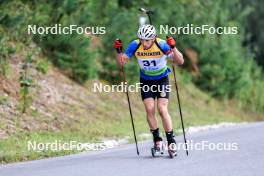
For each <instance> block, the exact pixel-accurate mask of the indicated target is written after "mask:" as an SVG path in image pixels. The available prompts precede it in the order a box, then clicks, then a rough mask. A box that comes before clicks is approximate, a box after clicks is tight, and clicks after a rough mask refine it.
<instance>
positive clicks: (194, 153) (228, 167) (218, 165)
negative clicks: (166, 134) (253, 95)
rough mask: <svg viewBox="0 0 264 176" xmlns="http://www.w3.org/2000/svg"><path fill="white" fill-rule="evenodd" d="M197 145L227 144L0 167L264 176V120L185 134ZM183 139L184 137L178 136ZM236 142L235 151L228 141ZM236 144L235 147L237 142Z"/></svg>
mask: <svg viewBox="0 0 264 176" xmlns="http://www.w3.org/2000/svg"><path fill="white" fill-rule="evenodd" d="M187 138H188V140H192V141H193V142H192V143H193V144H197V143H201V142H202V141H207V144H208V143H210V145H212V144H217V143H218V144H219V143H224V145H226V146H227V147H226V149H227V150H210V149H209V147H205V149H204V150H190V151H189V156H186V155H185V151H184V150H179V153H178V156H177V157H176V158H174V159H170V158H169V157H168V153H167V152H165V155H164V156H162V157H156V158H153V157H152V156H151V153H150V148H151V145H152V144H151V141H146V142H141V143H139V149H140V156H137V155H136V150H135V146H134V145H132V144H131V145H123V146H120V147H118V148H114V149H108V150H105V151H100V152H89V153H81V154H76V155H69V156H65V157H55V158H50V159H43V160H38V161H29V162H21V163H14V164H7V165H1V166H0V176H15V175H16V176H70V175H71V176H92V175H95V176H101V175H102V176H105V175H107V176H114V175H115V176H116V175H125V176H135V175H137V176H140V175H142V176H143V175H144V176H154V175H166V176H172V175H175V176H181V175H187V176H188V175H195V176H199V175H202V176H205V175H209V176H212V175H223V176H227V175H230V176H231V175H232V176H244V175H245V176H253V175H259V176H263V175H264V123H263V122H259V123H254V124H246V125H241V126H236V127H228V128H223V129H217V130H214V131H207V132H200V133H195V134H190V135H187ZM176 140H177V141H178V142H179V143H180V142H182V141H183V138H182V136H178V137H176ZM231 144H232V145H235V146H236V147H235V148H232V147H231V148H232V149H234V150H228V149H230V146H229V147H228V145H231ZM233 147H234V146H233ZM235 149H237V150H235Z"/></svg>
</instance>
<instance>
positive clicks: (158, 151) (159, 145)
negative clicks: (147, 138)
mask: <svg viewBox="0 0 264 176" xmlns="http://www.w3.org/2000/svg"><path fill="white" fill-rule="evenodd" d="M151 154H152V156H153V157H157V156H161V155H163V154H164V144H163V141H162V138H160V139H159V140H157V141H154V146H153V147H152V148H151Z"/></svg>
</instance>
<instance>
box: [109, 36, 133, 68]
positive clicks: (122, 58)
mask: <svg viewBox="0 0 264 176" xmlns="http://www.w3.org/2000/svg"><path fill="white" fill-rule="evenodd" d="M137 45H138V43H137V42H136V41H135V40H134V41H132V42H131V43H130V44H129V45H128V47H127V49H126V51H125V53H122V52H120V51H122V42H121V40H116V41H115V44H114V48H116V49H117V50H118V51H119V52H120V53H118V54H117V56H116V60H117V64H118V66H119V68H121V67H122V66H123V65H124V64H125V63H127V62H128V61H129V59H130V58H131V57H132V56H133V55H134V53H135V50H136V48H137Z"/></svg>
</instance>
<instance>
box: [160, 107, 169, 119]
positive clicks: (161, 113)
mask: <svg viewBox="0 0 264 176" xmlns="http://www.w3.org/2000/svg"><path fill="white" fill-rule="evenodd" d="M158 111H159V114H160V115H161V116H162V117H163V116H165V115H167V114H168V108H167V105H164V104H160V105H158Z"/></svg>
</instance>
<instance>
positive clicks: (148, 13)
mask: <svg viewBox="0 0 264 176" xmlns="http://www.w3.org/2000/svg"><path fill="white" fill-rule="evenodd" d="M139 11H141V12H144V13H146V14H147V15H148V19H149V24H151V25H152V21H151V18H150V14H153V13H154V12H153V11H152V10H148V9H145V8H140V9H139Z"/></svg>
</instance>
